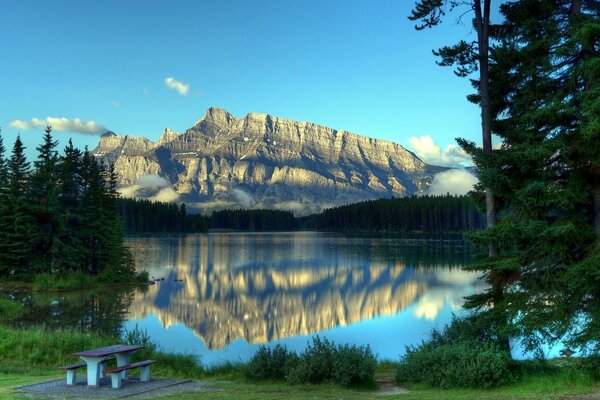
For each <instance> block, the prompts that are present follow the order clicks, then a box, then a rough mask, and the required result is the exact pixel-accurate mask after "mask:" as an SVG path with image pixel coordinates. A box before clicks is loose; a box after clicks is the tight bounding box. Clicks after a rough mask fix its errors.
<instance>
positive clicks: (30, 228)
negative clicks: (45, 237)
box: [0, 136, 35, 275]
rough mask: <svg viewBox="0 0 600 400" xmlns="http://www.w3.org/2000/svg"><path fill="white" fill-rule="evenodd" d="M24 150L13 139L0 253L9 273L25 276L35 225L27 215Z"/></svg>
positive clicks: (27, 270)
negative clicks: (6, 212)
mask: <svg viewBox="0 0 600 400" xmlns="http://www.w3.org/2000/svg"><path fill="white" fill-rule="evenodd" d="M24 150H25V148H24V147H23V143H22V142H21V137H20V136H17V140H16V141H15V144H14V147H13V150H12V154H11V157H10V159H9V160H8V165H7V167H8V169H7V187H6V197H5V198H6V206H7V208H8V215H6V218H5V224H3V226H2V230H3V231H4V235H3V236H4V239H5V240H4V241H3V243H2V248H1V249H0V251H1V252H2V253H3V254H4V257H5V258H4V260H5V263H6V264H7V265H6V267H8V269H9V272H10V273H11V274H17V275H26V274H30V273H31V272H33V271H32V270H31V268H32V261H33V260H32V259H31V254H32V242H33V240H35V238H34V232H35V226H34V223H35V222H34V221H33V218H32V213H31V198H30V196H29V194H30V193H29V173H30V167H29V163H28V162H27V160H26V159H25V154H24Z"/></svg>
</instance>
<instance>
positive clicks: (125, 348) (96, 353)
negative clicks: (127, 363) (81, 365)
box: [71, 344, 144, 357]
mask: <svg viewBox="0 0 600 400" xmlns="http://www.w3.org/2000/svg"><path fill="white" fill-rule="evenodd" d="M142 347H144V346H138V345H122V344H117V345H114V346H108V347H101V348H99V349H92V350H86V351H80V352H77V353H73V354H71V355H72V356H79V357H106V356H109V355H111V354H117V353H127V352H129V351H135V350H138V349H141V348H142Z"/></svg>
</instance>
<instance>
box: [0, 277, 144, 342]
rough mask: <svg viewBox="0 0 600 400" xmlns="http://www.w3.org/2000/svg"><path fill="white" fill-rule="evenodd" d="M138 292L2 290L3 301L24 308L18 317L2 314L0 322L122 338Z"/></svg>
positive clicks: (115, 289) (114, 289) (123, 289)
mask: <svg viewBox="0 0 600 400" xmlns="http://www.w3.org/2000/svg"><path fill="white" fill-rule="evenodd" d="M136 290H139V289H135V288H131V287H110V288H102V289H95V290H84V291H76V292H65V293H38V292H31V291H25V290H12V291H2V292H0V298H2V299H5V300H12V301H15V302H17V303H19V304H21V306H22V308H21V311H20V312H19V313H17V314H16V315H10V316H1V315H0V323H3V324H6V325H10V326H14V327H20V328H30V327H44V328H48V329H59V328H63V329H64V328H70V329H77V330H83V331H86V332H96V333H102V334H105V335H109V336H118V335H119V334H120V332H121V328H122V325H123V321H125V320H126V316H127V310H128V309H129V306H130V305H131V302H132V300H133V297H134V293H135V291H136Z"/></svg>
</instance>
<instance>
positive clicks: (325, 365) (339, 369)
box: [245, 336, 377, 386]
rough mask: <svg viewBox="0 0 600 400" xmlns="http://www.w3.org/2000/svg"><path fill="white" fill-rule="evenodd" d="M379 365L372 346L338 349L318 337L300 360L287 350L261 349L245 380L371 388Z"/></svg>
mask: <svg viewBox="0 0 600 400" xmlns="http://www.w3.org/2000/svg"><path fill="white" fill-rule="evenodd" d="M376 366H377V361H376V360H375V356H374V355H373V353H372V352H371V348H370V347H369V346H366V347H362V346H361V347H358V346H349V345H343V346H337V347H336V346H335V344H334V343H333V342H330V341H329V340H327V339H321V338H320V337H318V336H317V337H315V338H314V339H313V342H312V344H310V343H309V344H308V345H307V347H306V349H305V350H304V351H303V352H302V353H301V354H300V356H298V355H297V354H296V353H294V352H292V351H288V350H287V349H286V348H285V347H284V346H280V345H277V346H275V347H274V348H273V349H269V348H267V347H266V346H261V347H260V348H259V349H258V351H257V352H256V353H255V354H254V356H252V359H251V360H250V362H249V363H248V365H247V366H246V373H245V375H246V378H248V379H252V380H284V379H285V380H286V381H287V382H288V383H290V384H304V383H312V384H318V383H325V382H332V383H337V384H339V385H342V386H358V385H368V384H372V383H373V381H374V376H375V368H376Z"/></svg>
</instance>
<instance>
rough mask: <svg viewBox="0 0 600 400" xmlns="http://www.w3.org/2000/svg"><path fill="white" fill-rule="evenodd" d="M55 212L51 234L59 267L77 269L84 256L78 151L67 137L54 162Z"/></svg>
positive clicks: (79, 158) (79, 157) (60, 268)
mask: <svg viewBox="0 0 600 400" xmlns="http://www.w3.org/2000/svg"><path fill="white" fill-rule="evenodd" d="M58 186H59V193H58V205H59V215H58V223H57V227H56V234H55V238H56V239H57V248H56V251H57V253H56V254H57V257H56V260H55V265H56V267H57V268H58V269H59V271H74V270H76V269H78V268H79V267H80V266H81V265H82V264H83V263H84V258H85V249H84V248H83V245H82V238H81V229H82V226H83V222H82V217H81V192H82V188H81V152H80V151H79V150H78V149H76V148H75V147H73V143H72V141H71V140H69V142H68V145H67V146H66V147H65V149H64V154H63V155H62V156H61V158H60V162H59V164H58Z"/></svg>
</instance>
